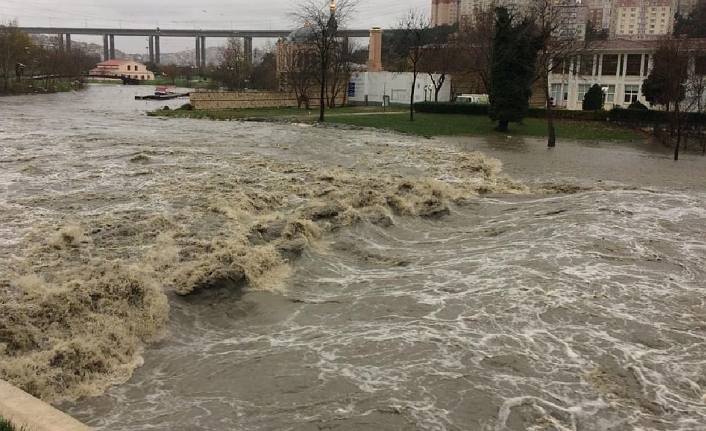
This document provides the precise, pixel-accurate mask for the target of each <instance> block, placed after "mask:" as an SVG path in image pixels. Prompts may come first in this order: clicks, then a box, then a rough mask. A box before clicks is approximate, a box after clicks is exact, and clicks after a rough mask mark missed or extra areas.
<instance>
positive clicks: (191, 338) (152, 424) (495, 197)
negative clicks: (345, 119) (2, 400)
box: [0, 87, 706, 430]
mask: <svg viewBox="0 0 706 431" xmlns="http://www.w3.org/2000/svg"><path fill="white" fill-rule="evenodd" d="M135 91H137V90H135V89H132V88H130V87H119V88H116V87H110V88H93V89H89V90H88V91H87V92H85V93H76V94H65V95H52V96H48V98H46V99H38V98H27V100H22V99H20V98H13V99H12V101H11V102H10V103H9V104H8V103H4V102H6V100H2V101H0V103H3V105H2V106H3V108H4V109H5V108H9V111H8V112H10V114H9V116H8V121H7V122H6V123H5V124H3V126H2V131H1V132H0V148H1V151H2V153H0V160H1V161H2V168H3V170H2V174H1V175H0V181H2V184H3V186H4V187H3V191H2V195H1V196H0V198H1V199H2V202H3V207H4V208H5V209H4V210H2V211H1V212H0V221H1V222H2V223H0V225H1V226H2V230H1V231H0V241H2V244H3V247H2V250H3V251H2V264H1V265H2V266H0V271H1V272H0V274H1V278H2V284H1V285H2V288H3V302H2V306H3V307H5V308H3V311H5V313H4V315H5V316H7V315H10V314H9V312H12V313H17V314H14V315H13V316H17V320H14V319H10V320H8V319H7V318H5V319H3V320H0V321H2V322H3V323H4V324H5V327H4V328H3V330H4V331H5V333H7V331H14V332H10V333H11V335H12V337H14V338H13V340H15V341H17V340H24V341H26V342H25V343H24V344H22V343H19V344H18V343H15V344H11V343H9V342H8V341H7V340H9V338H11V337H7V336H5V337H4V338H3V339H2V340H0V341H1V342H2V343H4V349H3V350H0V354H2V355H3V356H2V359H0V365H1V366H2V368H1V369H2V370H3V373H5V374H6V373H8V372H15V373H16V374H17V375H16V376H15V381H16V382H20V383H22V382H23V381H24V382H25V383H28V384H30V386H32V387H34V388H36V389H37V390H40V391H41V390H45V391H46V392H44V393H43V394H44V396H45V398H48V399H55V400H61V399H72V398H76V397H82V396H84V397H83V398H80V399H79V400H78V401H72V402H63V403H60V404H58V405H59V407H60V408H62V409H63V410H65V411H67V412H68V413H70V414H72V415H73V416H75V417H76V418H78V419H80V420H82V421H84V422H86V423H88V424H89V425H91V426H94V427H96V428H98V429H105V430H121V429H125V430H128V429H136V428H147V427H149V428H154V429H164V430H179V429H184V430H186V429H190V430H192V429H211V430H218V429H222V430H228V429H242V430H250V429H252V430H264V429H278V430H279V429H292V430H308V429H321V428H322V427H323V428H326V427H329V428H336V427H337V428H338V429H360V430H365V429H395V430H403V429H405V430H407V429H438V430H446V429H448V430H454V429H468V430H476V429H488V430H503V429H510V430H524V429H558V430H563V429H567V430H572V429H576V430H593V429H605V430H610V429H614V430H618V429H620V430H622V429H640V427H642V428H647V429H665V430H667V429H669V430H688V429H698V424H699V423H703V421H704V420H706V404H704V400H703V398H702V397H703V396H704V393H705V392H704V390H706V381H704V380H703V376H704V374H705V373H704V372H705V371H706V361H705V360H704V359H703V358H704V354H705V353H706V348H705V347H704V337H706V334H705V331H704V329H705V328H704V326H703V321H704V317H706V304H704V300H703V279H704V277H703V276H704V269H703V268H704V263H706V262H704V260H706V257H705V256H706V253H704V252H706V231H705V228H704V226H705V225H704V223H703V222H704V220H705V219H706V195H705V194H704V192H705V189H704V178H705V175H704V172H705V171H704V167H706V166H705V165H704V159H703V158H702V157H700V156H696V155H687V156H686V157H684V159H683V160H680V161H679V162H678V163H674V162H672V161H671V160H669V154H668V151H665V152H664V153H663V152H662V151H661V150H660V148H659V147H651V146H650V145H649V144H646V143H634V144H621V145H616V144H607V143H590V142H589V143H577V142H560V143H559V146H558V147H557V148H556V149H554V150H551V151H549V150H547V149H546V148H544V143H543V142H541V141H539V140H517V139H507V138H498V139H492V140H486V139H473V138H464V139H458V138H456V139H454V140H450V139H449V140H427V139H422V138H415V137H409V136H403V135H395V134H385V133H378V132H373V131H355V132H351V131H347V130H340V129H329V128H317V127H312V126H305V125H297V124H265V123H240V122H209V121H198V120H179V119H167V120H164V119H155V118H150V117H147V116H145V115H144V110H145V109H147V108H149V107H152V106H153V105H148V103H149V102H140V101H135V100H134V92H135ZM108 100H109V101H111V103H106V101H108ZM173 103H174V104H175V105H176V106H178V105H179V104H181V103H183V101H174V102H173ZM162 104H163V103H160V105H162ZM478 151H479V152H478ZM494 157H495V158H497V159H500V160H502V162H503V164H504V167H501V164H500V163H499V162H498V161H497V160H496V159H495V158H494ZM508 173H509V175H510V176H509V177H508V176H506V175H507V174H508ZM556 190H565V191H572V192H573V191H581V192H580V193H572V194H561V195H556V194H553V192H554V191H556ZM167 306H168V307H169V311H168V313H169V316H168V318H167V314H166V313H167ZM38 310H39V311H38ZM26 319H30V320H31V321H32V322H33V323H34V324H35V325H36V326H34V327H29V328H28V327H27V326H26V325H22V324H20V322H23V321H26ZM32 319H33V320H32ZM8 321H9V322H10V325H8V324H7V323H8ZM52 322H54V323H52ZM86 323H88V324H86ZM13 325H14V326H13ZM32 328H34V329H32ZM34 330H36V331H37V332H32V331H34ZM22 331H29V333H25V332H22ZM45 334H48V336H47V335H45ZM155 340H156V341H155ZM145 342H149V344H144V343H145ZM143 345H144V346H146V347H144V349H143V348H142V346H143ZM138 365H142V366H140V367H138V368H136V367H137V366H138ZM17 370H19V371H17ZM37 370H39V371H40V372H36V371H37ZM69 370H71V371H70V372H69V373H67V371H69ZM74 370H75V372H74ZM20 372H24V373H25V374H21V373H20ZM133 372H134V374H133ZM33 373H34V374H33ZM20 374H21V375H20ZM65 376H71V378H66V377H65ZM11 377H12V376H11ZM123 382H124V383H123ZM113 383H122V384H120V385H118V386H113V387H111V385H112V384H113ZM41 388H45V389H41ZM98 394H102V395H100V396H97V397H85V395H98ZM597 424H598V425H597ZM532 427H534V428H532ZM541 427H544V428H541Z"/></svg>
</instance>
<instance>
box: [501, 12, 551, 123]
mask: <svg viewBox="0 0 706 431" xmlns="http://www.w3.org/2000/svg"><path fill="white" fill-rule="evenodd" d="M540 44H541V40H540V38H539V37H538V36H537V34H536V32H535V31H534V27H533V25H532V23H531V22H530V21H529V20H526V19H525V20H523V21H522V22H520V23H518V24H514V23H513V22H512V17H511V16H510V13H509V12H508V10H507V8H504V7H498V8H496V9H495V37H494V38H493V54H492V61H491V69H490V109H489V114H490V118H491V119H492V120H493V121H497V122H498V125H497V126H496V127H495V130H497V131H500V132H507V131H508V129H507V126H508V124H509V123H510V122H519V121H521V120H522V118H523V117H524V116H525V114H526V113H527V108H528V107H529V98H530V96H531V95H532V78H533V77H534V70H535V62H536V60H537V52H538V50H539V48H540Z"/></svg>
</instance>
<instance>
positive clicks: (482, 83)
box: [458, 5, 495, 94]
mask: <svg viewBox="0 0 706 431" xmlns="http://www.w3.org/2000/svg"><path fill="white" fill-rule="evenodd" d="M494 35H495V10H494V9H493V8H492V7H491V6H490V5H488V6H486V7H482V6H479V7H476V8H475V9H474V12H473V16H472V18H467V19H465V20H464V21H463V22H461V30H460V32H459V39H458V43H459V49H460V51H461V53H460V55H459V61H461V65H460V67H459V69H461V70H466V71H467V72H466V73H467V74H469V75H470V77H469V78H470V80H472V81H474V82H477V84H475V85H474V88H478V89H479V91H480V92H482V93H485V94H488V93H490V63H491V59H492V57H493V36H494Z"/></svg>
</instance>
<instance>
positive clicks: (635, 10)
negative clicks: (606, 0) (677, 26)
mask: <svg viewBox="0 0 706 431" xmlns="http://www.w3.org/2000/svg"><path fill="white" fill-rule="evenodd" d="M676 6H677V0H614V1H613V5H612V7H611V26H610V36H611V37H614V38H630V39H655V38H659V37H664V36H667V35H670V34H672V30H673V28H674V14H675V13H676Z"/></svg>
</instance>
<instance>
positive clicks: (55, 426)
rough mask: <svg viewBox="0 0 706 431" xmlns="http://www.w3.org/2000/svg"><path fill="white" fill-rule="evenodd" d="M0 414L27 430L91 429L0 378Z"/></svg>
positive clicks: (81, 430) (76, 430) (72, 430)
mask: <svg viewBox="0 0 706 431" xmlns="http://www.w3.org/2000/svg"><path fill="white" fill-rule="evenodd" d="M0 415H2V417H4V418H5V419H7V420H9V421H10V422H12V423H13V424H14V425H17V428H18V429H19V428H20V427H22V426H26V427H27V430H28V431H93V429H92V428H89V427H87V426H86V425H84V424H82V423H81V422H79V421H77V420H76V419H74V418H72V417H71V416H69V415H67V414H66V413H64V412H61V411H59V410H57V409H55V408H54V407H52V406H50V405H49V404H47V403H45V402H44V401H42V400H40V399H38V398H35V397H33V396H32V395H30V394H28V393H26V392H24V391H22V390H20V389H17V388H16V387H14V386H12V385H11V384H9V383H7V382H6V381H4V380H0Z"/></svg>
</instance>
